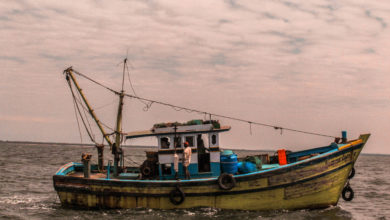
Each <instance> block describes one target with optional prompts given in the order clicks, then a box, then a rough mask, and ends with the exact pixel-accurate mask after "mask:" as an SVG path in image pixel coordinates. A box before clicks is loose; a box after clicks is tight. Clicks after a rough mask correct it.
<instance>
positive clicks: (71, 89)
mask: <svg viewBox="0 0 390 220" xmlns="http://www.w3.org/2000/svg"><path fill="white" fill-rule="evenodd" d="M67 80H68V85H69V88H70V91H71V93H72V97H73V101H74V103H75V104H76V107H77V111H78V112H79V115H80V119H81V121H82V122H83V124H84V127H85V130H86V131H87V134H88V136H89V138H90V139H91V141H92V142H93V143H96V142H95V140H94V138H93V137H92V135H91V133H90V131H89V130H88V127H87V125H86V124H85V121H84V118H83V116H82V114H81V111H80V108H79V105H78V104H77V102H76V101H75V100H77V97H76V96H75V94H74V91H73V88H72V85H71V83H70V80H69V78H68V77H67ZM80 134H81V132H80Z"/></svg>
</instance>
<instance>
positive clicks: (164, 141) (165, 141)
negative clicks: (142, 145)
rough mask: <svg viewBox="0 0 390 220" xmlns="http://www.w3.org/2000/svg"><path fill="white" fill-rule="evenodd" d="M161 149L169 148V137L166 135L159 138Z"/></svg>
mask: <svg viewBox="0 0 390 220" xmlns="http://www.w3.org/2000/svg"><path fill="white" fill-rule="evenodd" d="M160 140H161V149H168V148H169V145H170V143H169V139H168V138H167V137H162V138H161V139H160Z"/></svg>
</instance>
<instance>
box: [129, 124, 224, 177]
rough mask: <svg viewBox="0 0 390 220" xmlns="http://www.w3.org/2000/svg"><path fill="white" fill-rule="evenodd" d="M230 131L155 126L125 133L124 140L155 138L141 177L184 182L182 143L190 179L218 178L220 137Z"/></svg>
mask: <svg viewBox="0 0 390 220" xmlns="http://www.w3.org/2000/svg"><path fill="white" fill-rule="evenodd" d="M202 123H203V122H202ZM229 130H230V126H222V127H221V126H220V125H219V123H208V124H195V125H177V124H175V123H167V124H157V125H155V126H154V127H153V128H152V129H151V130H148V131H141V132H131V133H128V134H127V136H126V139H135V138H141V137H150V136H155V137H156V138H157V146H158V150H157V152H146V153H147V155H148V159H147V160H146V161H145V162H144V164H143V165H142V166H141V173H142V174H143V176H144V177H145V176H150V178H156V177H157V176H158V177H159V179H161V180H169V179H175V178H184V169H183V165H182V158H183V151H184V143H185V142H188V143H189V146H190V147H191V150H192V155H191V162H190V165H189V167H188V169H189V171H190V174H191V178H205V177H217V176H219V175H220V174H221V166H220V155H221V152H220V145H219V143H220V142H219V133H221V132H225V131H229ZM175 154H176V155H177V156H176V160H177V161H176V165H175ZM175 168H176V169H175ZM176 170H177V171H178V172H177V173H176Z"/></svg>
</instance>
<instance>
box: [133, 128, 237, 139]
mask: <svg viewBox="0 0 390 220" xmlns="http://www.w3.org/2000/svg"><path fill="white" fill-rule="evenodd" d="M230 128H231V127H230V126H221V128H213V129H207V130H184V131H176V132H155V131H154V130H146V131H134V132H129V133H127V134H126V139H134V138H141V137H150V136H168V135H174V134H175V133H176V134H178V135H182V134H206V133H215V132H225V131H229V130H230Z"/></svg>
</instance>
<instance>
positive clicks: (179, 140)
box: [175, 137, 182, 148]
mask: <svg viewBox="0 0 390 220" xmlns="http://www.w3.org/2000/svg"><path fill="white" fill-rule="evenodd" d="M175 144H176V146H175V147H176V148H181V146H182V144H181V137H175Z"/></svg>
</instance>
